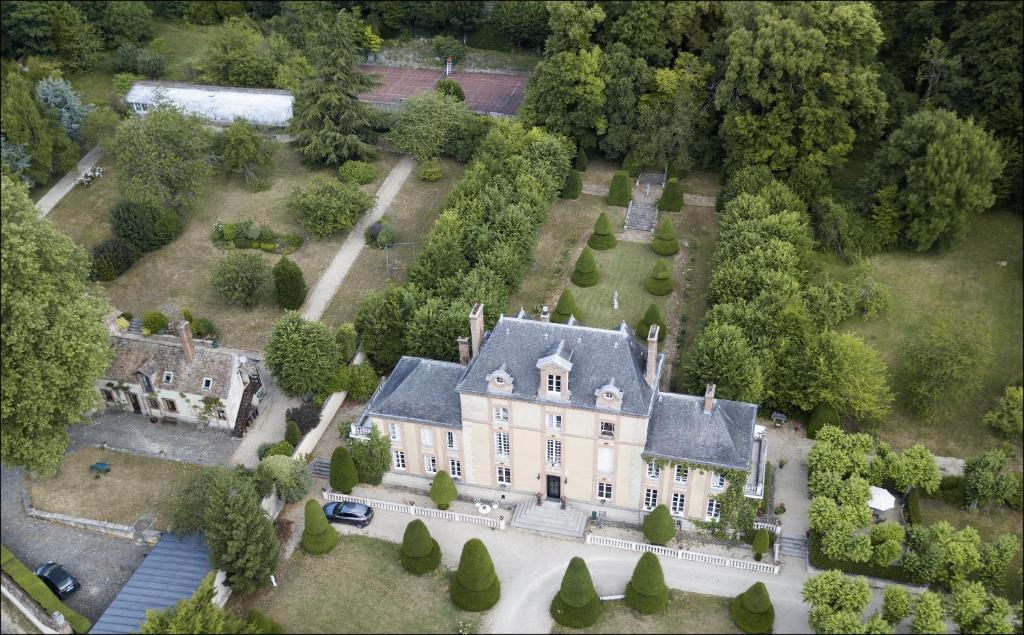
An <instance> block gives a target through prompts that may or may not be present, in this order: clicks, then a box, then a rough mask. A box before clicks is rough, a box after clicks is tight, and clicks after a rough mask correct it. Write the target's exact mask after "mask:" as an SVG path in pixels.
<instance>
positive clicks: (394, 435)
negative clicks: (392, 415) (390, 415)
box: [388, 423, 402, 443]
mask: <svg viewBox="0 0 1024 635" xmlns="http://www.w3.org/2000/svg"><path fill="white" fill-rule="evenodd" d="M388 436H389V437H391V440H392V441H394V442H395V443H401V442H402V427H401V426H399V425H398V424H397V423H389V424H388Z"/></svg>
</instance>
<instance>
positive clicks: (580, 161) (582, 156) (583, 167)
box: [572, 146, 590, 172]
mask: <svg viewBox="0 0 1024 635" xmlns="http://www.w3.org/2000/svg"><path fill="white" fill-rule="evenodd" d="M589 163H590V159H588V158H587V151H586V150H584V149H583V146H580V147H579V148H578V149H577V150H576V158H575V159H574V160H573V163H572V169H574V170H576V171H577V172H586V171H587V165H588V164H589Z"/></svg>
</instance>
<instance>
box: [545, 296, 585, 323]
mask: <svg viewBox="0 0 1024 635" xmlns="http://www.w3.org/2000/svg"><path fill="white" fill-rule="evenodd" d="M570 315H575V316H576V319H577V320H578V319H580V311H579V309H577V308H576V298H575V297H574V296H573V295H572V290H570V289H566V290H565V291H563V292H562V295H561V296H559V298H558V304H556V305H555V312H554V313H552V314H551V321H552V322H558V323H559V324H565V323H566V322H568V321H569V316H570Z"/></svg>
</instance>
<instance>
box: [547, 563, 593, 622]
mask: <svg viewBox="0 0 1024 635" xmlns="http://www.w3.org/2000/svg"><path fill="white" fill-rule="evenodd" d="M603 610H604V607H603V606H602V605H601V598H600V596H598V595H597V590H596V589H595V588H594V581H593V580H592V579H591V577H590V570H589V569H587V563H586V562H585V561H584V560H583V558H579V557H575V558H573V559H572V560H570V561H569V566H568V567H566V569H565V575H564V576H562V586H561V587H560V588H559V589H558V593H557V594H555V597H554V599H552V600H551V609H550V611H551V617H553V618H554V619H555V621H556V622H558V623H559V624H561V625H562V626H569V627H571V628H586V627H587V626H593V625H594V623H595V622H597V620H598V618H600V617H601V613H602V612H603Z"/></svg>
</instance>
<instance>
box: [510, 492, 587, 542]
mask: <svg viewBox="0 0 1024 635" xmlns="http://www.w3.org/2000/svg"><path fill="white" fill-rule="evenodd" d="M511 524H512V526H513V527H515V528H517V529H526V530H528V531H535V532H537V533H541V534H549V535H553V536H559V537H562V536H568V537H571V538H582V537H583V528H584V527H585V526H586V524H587V516H586V514H582V513H580V512H577V511H573V509H572V508H566V509H562V506H561V504H560V503H556V502H553V501H544V502H543V503H541V504H540V505H537V503H535V502H529V503H520V504H519V505H516V510H515V512H514V513H513V514H512V523H511Z"/></svg>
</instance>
